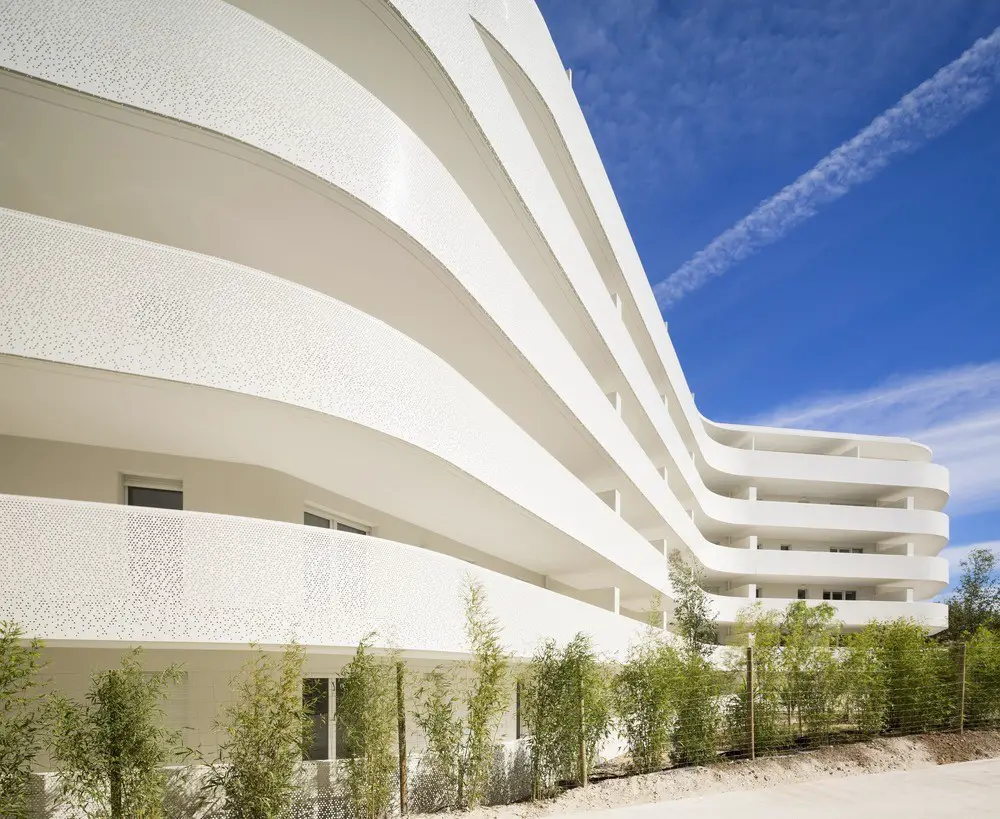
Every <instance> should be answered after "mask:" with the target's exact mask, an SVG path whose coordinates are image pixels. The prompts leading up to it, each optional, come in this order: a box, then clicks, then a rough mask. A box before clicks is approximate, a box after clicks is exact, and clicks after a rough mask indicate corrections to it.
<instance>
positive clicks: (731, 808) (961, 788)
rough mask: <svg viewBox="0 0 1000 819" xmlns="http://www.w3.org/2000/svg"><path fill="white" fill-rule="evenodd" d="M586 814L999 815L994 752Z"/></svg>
mask: <svg viewBox="0 0 1000 819" xmlns="http://www.w3.org/2000/svg"><path fill="white" fill-rule="evenodd" d="M577 816H579V817H581V819H582V817H584V816H586V817H588V819H834V817H836V819H925V818H926V819H978V817H991V818H992V819H1000V759H989V760H984V761H979V762H961V763H958V764H957V765H941V766H938V767H936V768H923V769H920V770H916V771H893V772H892V773H882V774H871V775H868V776H850V777H842V778H830V779H820V780H817V781H814V782H801V783H798V784H795V785H782V786H779V787H776V788H768V789H764V790H758V791H733V792H731V793H720V794H713V795H710V796H701V797H695V798H692V799H679V800H677V801H674V802H660V803H658V804H654V805H635V806H631V807H625V808H615V809H613V810H602V811H594V812H592V813H587V814H577Z"/></svg>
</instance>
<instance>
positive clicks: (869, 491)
mask: <svg viewBox="0 0 1000 819" xmlns="http://www.w3.org/2000/svg"><path fill="white" fill-rule="evenodd" d="M0 68H2V69H3V70H2V71H0V548H2V551H3V553H4V554H5V555H13V566H14V571H13V572H12V573H7V574H5V575H4V576H3V577H0V619H4V618H13V619H16V620H18V621H20V622H21V623H23V624H24V625H25V627H26V628H27V629H28V631H29V632H30V633H32V634H37V635H38V636H41V637H44V638H46V639H47V640H49V641H50V643H51V644H52V645H54V646H56V647H58V648H59V649H60V650H64V649H65V650H70V649H72V648H73V647H74V646H78V647H80V649H81V651H82V650H83V649H84V648H86V649H87V650H88V651H97V650H103V649H106V648H109V647H114V646H121V645H125V644H133V643H142V644H143V645H147V646H159V647H161V648H163V649H164V650H171V651H193V650H200V649H202V648H208V647H210V646H213V645H214V646H215V647H219V646H232V647H236V646H244V647H245V645H246V643H248V642H250V641H258V642H262V643H265V644H275V643H280V642H282V641H284V640H286V639H288V638H290V637H295V638H297V639H298V640H300V641H302V642H303V643H305V644H306V645H307V646H308V647H309V648H310V650H311V651H313V652H315V653H317V654H320V655H322V654H324V653H332V654H336V653H340V654H343V653H345V652H347V651H349V650H350V647H351V646H352V645H354V644H356V642H357V640H358V639H359V638H360V636H361V635H363V634H364V633H365V632H367V631H368V630H371V629H377V631H378V633H379V635H380V639H382V640H384V642H385V643H387V644H392V645H393V646H395V647H397V648H400V649H402V650H403V651H404V652H409V653H410V654H411V655H412V656H414V657H426V658H434V657H447V656H454V655H456V654H461V652H462V651H463V643H462V635H461V619H462V618H461V606H460V594H461V584H462V579H463V578H464V577H465V576H466V575H469V574H471V575H472V576H473V577H475V578H477V579H479V580H480V581H481V582H483V583H484V585H485V587H486V588H487V590H488V593H489V596H490V602H491V605H492V606H493V608H494V611H495V612H496V613H497V615H498V617H499V618H500V620H501V622H502V624H503V625H504V628H505V629H506V632H507V637H508V641H509V643H510V645H511V648H512V649H513V650H515V651H516V652H518V653H522V654H526V653H530V650H531V648H532V646H533V645H534V644H535V642H537V640H538V639H539V638H541V637H544V636H553V637H557V638H559V639H565V638H567V637H569V636H571V635H572V634H573V633H575V632H576V631H581V630H582V631H587V632H589V633H591V634H593V635H594V636H595V639H596V640H597V642H598V644H599V646H600V647H601V649H602V650H603V651H606V652H608V653H609V654H620V653H621V652H622V651H624V649H625V648H626V647H627V645H628V642H629V640H630V639H632V638H634V636H635V635H636V633H637V632H638V630H639V629H640V628H641V627H642V626H641V625H640V623H639V622H637V621H638V620H641V619H642V612H643V610H645V609H646V608H648V606H649V604H650V601H651V600H652V599H653V597H654V595H656V594H657V593H663V594H664V595H666V596H667V598H668V599H669V594H670V588H669V583H668V580H667V569H666V559H665V555H666V554H667V553H668V552H669V551H670V550H673V549H679V550H682V551H683V552H685V553H686V554H687V555H688V556H689V557H690V559H692V560H694V561H695V562H697V563H698V565H699V566H700V567H701V568H702V569H703V572H704V575H705V583H706V588H707V589H709V590H710V591H711V593H712V594H713V602H714V604H715V608H716V611H717V612H718V614H719V619H720V623H721V624H722V627H723V628H722V634H721V636H722V637H723V638H725V636H726V629H727V627H728V626H729V625H730V624H731V623H732V622H733V621H734V620H735V619H736V617H737V615H738V612H739V611H740V609H742V608H743V607H745V606H746V605H748V604H749V603H751V602H753V601H754V600H756V599H758V598H759V599H760V600H761V601H762V602H763V603H764V604H765V605H767V606H770V607H781V608H783V607H784V606H785V605H787V603H788V601H789V600H792V599H797V598H798V597H799V596H800V594H804V595H805V597H806V599H808V600H812V601H820V600H823V599H824V597H828V598H829V599H830V600H831V602H832V603H833V604H834V605H835V607H836V608H837V612H838V615H839V617H840V618H841V619H842V620H843V622H844V623H845V624H846V625H847V627H849V628H856V627H859V626H861V625H863V624H864V623H866V622H868V621H869V620H871V619H874V618H878V619H887V618H892V617H898V616H910V617H914V618H916V619H918V620H920V621H921V622H923V623H924V624H925V625H926V627H927V628H928V629H929V630H932V631H936V630H940V629H942V628H944V627H945V626H946V624H947V610H946V608H945V607H944V606H943V605H941V604H938V603H933V602H928V601H929V600H930V598H932V597H933V596H934V595H935V594H936V593H937V592H938V591H940V590H941V589H942V588H944V587H945V586H946V584H947V581H948V575H947V564H946V562H945V561H944V560H943V559H942V558H940V557H939V556H938V553H939V552H940V550H941V549H942V548H943V547H944V546H945V545H946V543H947V539H948V519H947V516H946V515H945V514H944V513H943V512H942V509H943V507H944V505H945V502H946V500H947V497H948V475H947V472H946V470H944V469H943V468H942V467H941V466H940V465H938V464H934V463H932V462H931V455H930V452H929V451H928V450H927V449H926V448H925V447H923V446H921V445H919V444H917V443H914V442H912V441H908V440H903V439H898V438H880V437H871V436H863V435H856V436H852V435H843V434H834V433H819V432H806V431H802V432H800V431H793V430H779V429H757V428H751V427H743V426H736V425H726V424H716V423H713V422H711V421H709V420H707V419H705V418H704V417H702V416H701V414H700V413H699V412H698V410H697V408H696V406H695V403H694V399H693V397H692V395H691V392H690V390H689V388H688V386H687V382H686V381H685V377H684V374H683V372H682V370H681V367H680V364H679V362H678V360H677V356H676V354H675V352H674V349H673V346H672V344H671V341H670V338H669V335H668V333H667V328H666V325H665V324H664V322H663V319H662V317H661V315H660V313H659V311H658V309H657V307H656V304H655V300H654V297H653V294H652V291H651V288H650V286H649V284H648V282H647V279H646V276H645V273H644V271H643V268H642V266H641V263H640V261H639V258H638V256H637V254H636V250H635V247H634V245H633V243H632V240H631V238H630V236H629V233H628V229H627V227H626V225H625V223H624V220H623V217H622V214H621V212H620V210H619V208H618V205H617V202H616V200H615V198H614V195H613V193H612V191H611V187H610V184H609V182H608V179H607V176H606V174H605V172H604V169H603V166H602V164H601V161H600V158H599V156H598V154H597V151H596V148H595V146H594V144H593V141H592V139H591V136H590V133H589V131H588V130H587V127H586V124H585V122H584V119H583V116H582V113H581V111H580V107H579V105H578V103H577V101H576V98H575V96H574V94H573V90H572V87H571V84H570V82H569V81H568V80H567V76H566V72H565V69H564V67H563V66H562V64H561V62H560V60H559V57H558V55H557V53H556V51H555V48H554V46H553V44H552V41H551V39H550V37H549V34H548V31H547V30H546V28H545V25H544V22H543V20H542V18H541V15H540V13H539V12H538V10H537V8H536V6H535V4H534V2H532V0H503V2H500V0H460V2H445V1H444V0H391V1H390V0H338V1H337V2H331V3H320V2H311V1H307V0H302V2H278V0H235V1H234V2H232V3H225V2H221V1H220V0H176V2H173V3H169V4H167V3H161V2H157V1H156V0H93V2H89V3H84V4H74V5H73V6H71V7H67V6H66V5H65V4H62V3H57V2H55V0H13V2H9V3H6V4H4V5H3V6H2V8H0ZM129 479H137V480H139V481H142V480H146V481H149V482H151V485H161V484H162V485H163V486H170V487H174V488H176V490H177V491H180V492H181V493H182V495H183V504H182V508H181V509H179V510H164V509H156V510H148V509H143V508H140V507H136V506H128V505H125V501H126V500H127V497H126V495H125V494H124V492H125V489H124V488H125V486H126V484H127V481H128V480H129ZM307 512H309V513H311V514H318V515H320V516H323V515H327V516H329V517H330V518H331V519H334V520H340V521H342V522H344V523H345V525H348V526H350V527H353V528H356V529H360V530H363V531H365V532H367V534H366V535H359V534H354V533H351V532H345V531H341V532H337V531H330V530H327V531H321V530H317V529H316V528H314V527H311V526H306V525H304V520H305V519H304V515H305V514H306V513H307ZM60 662H66V660H65V658H63V659H60Z"/></svg>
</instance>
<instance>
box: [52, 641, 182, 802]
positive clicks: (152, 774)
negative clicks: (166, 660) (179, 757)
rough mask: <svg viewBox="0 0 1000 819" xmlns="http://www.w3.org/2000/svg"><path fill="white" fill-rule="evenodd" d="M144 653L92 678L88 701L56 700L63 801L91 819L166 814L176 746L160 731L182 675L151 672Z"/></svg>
mask: <svg viewBox="0 0 1000 819" xmlns="http://www.w3.org/2000/svg"><path fill="white" fill-rule="evenodd" d="M139 656H140V649H135V650H134V651H132V652H130V653H129V654H127V655H126V656H125V657H123V658H122V661H121V664H120V666H119V667H118V668H116V669H111V670H110V671H102V672H100V673H98V674H95V675H93V676H92V677H91V682H90V688H89V690H88V692H87V702H86V703H83V704H81V703H77V702H74V701H72V700H70V699H67V698H64V697H57V698H55V699H54V700H53V701H52V709H53V714H54V728H53V733H52V740H51V744H52V747H51V751H52V757H53V759H54V760H55V762H56V766H57V769H58V771H59V781H60V788H61V796H62V799H63V800H64V801H65V802H67V803H68V804H70V805H71V806H73V807H74V808H76V809H77V810H79V811H80V812H82V813H83V814H84V815H86V816H89V817H95V818H96V817H100V819H155V818H156V817H159V816H161V815H162V811H163V792H164V788H165V785H166V776H165V773H164V771H163V766H164V765H165V764H166V763H167V761H168V759H169V758H170V757H171V755H172V754H173V753H174V752H175V749H176V748H177V745H178V743H179V736H178V735H177V734H176V733H172V732H170V731H167V730H166V729H165V728H164V727H163V711H162V703H163V701H164V699H165V698H166V696H167V691H168V689H169V688H170V686H171V685H173V684H175V683H177V682H178V681H179V680H180V679H181V677H182V672H181V670H180V667H179V666H176V665H171V666H170V667H168V668H167V669H165V670H164V671H161V672H159V673H156V674H150V673H147V672H145V671H143V668H142V665H141V663H140V662H139Z"/></svg>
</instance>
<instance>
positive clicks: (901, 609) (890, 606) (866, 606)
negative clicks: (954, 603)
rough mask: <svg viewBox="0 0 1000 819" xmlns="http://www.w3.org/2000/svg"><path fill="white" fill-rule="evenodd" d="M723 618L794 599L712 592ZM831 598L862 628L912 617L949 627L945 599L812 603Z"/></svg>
mask: <svg viewBox="0 0 1000 819" xmlns="http://www.w3.org/2000/svg"><path fill="white" fill-rule="evenodd" d="M709 598H710V600H711V604H712V607H713V608H714V610H715V613H716V616H717V617H718V619H719V622H722V623H734V622H736V620H737V618H738V617H739V613H740V612H741V611H743V610H744V609H746V608H748V607H750V606H753V605H754V604H756V603H759V604H760V605H761V607H762V608H764V609H765V610H767V611H777V612H782V611H784V610H785V609H786V608H787V607H788V604H789V603H792V602H794V601H792V600H780V599H776V598H769V597H764V598H760V599H756V600H750V599H747V598H745V597H727V596H725V595H720V594H712V595H709ZM821 602H827V603H829V605H831V606H833V608H834V610H835V611H836V618H837V619H838V620H839V621H840V622H841V623H842V624H843V625H844V626H845V627H846V628H848V629H858V628H861V627H863V626H865V625H866V624H868V623H870V622H872V621H876V620H878V621H885V620H896V619H899V618H901V617H905V618H911V619H913V620H916V621H917V622H918V623H920V624H921V625H922V626H923V627H924V628H925V629H927V631H929V632H930V633H932V634H933V633H936V632H938V631H942V630H944V629H946V628H948V607H947V606H946V605H945V604H944V603H929V602H924V603H904V602H897V601H892V600H850V601H842V600H832V601H830V600H828V601H819V600H812V601H808V604H809V605H816V606H818V605H820V603H821Z"/></svg>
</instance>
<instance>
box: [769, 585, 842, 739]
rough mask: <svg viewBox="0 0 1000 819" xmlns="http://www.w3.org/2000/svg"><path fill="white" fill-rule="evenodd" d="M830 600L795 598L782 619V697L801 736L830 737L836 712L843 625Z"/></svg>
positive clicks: (792, 725) (788, 716)
mask: <svg viewBox="0 0 1000 819" xmlns="http://www.w3.org/2000/svg"><path fill="white" fill-rule="evenodd" d="M835 616H836V610H835V609H834V608H833V606H831V605H830V604H828V603H822V604H821V605H819V606H810V605H808V604H807V603H805V602H804V601H802V600H796V601H793V602H792V603H790V604H789V605H788V607H787V608H786V609H785V614H784V617H783V619H782V622H781V640H782V648H781V658H780V663H781V685H782V693H781V700H782V703H783V705H784V706H785V713H786V727H787V728H789V729H792V728H795V729H797V731H798V734H799V735H800V736H804V737H806V736H808V737H821V738H824V739H828V738H829V736H830V731H831V729H832V727H833V724H834V721H835V719H836V718H837V715H838V702H837V700H838V696H839V690H838V684H839V681H840V668H839V663H838V661H837V655H836V651H835V648H836V645H837V642H838V641H839V638H840V624H839V623H837V622H836V620H835V619H834V618H835Z"/></svg>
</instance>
